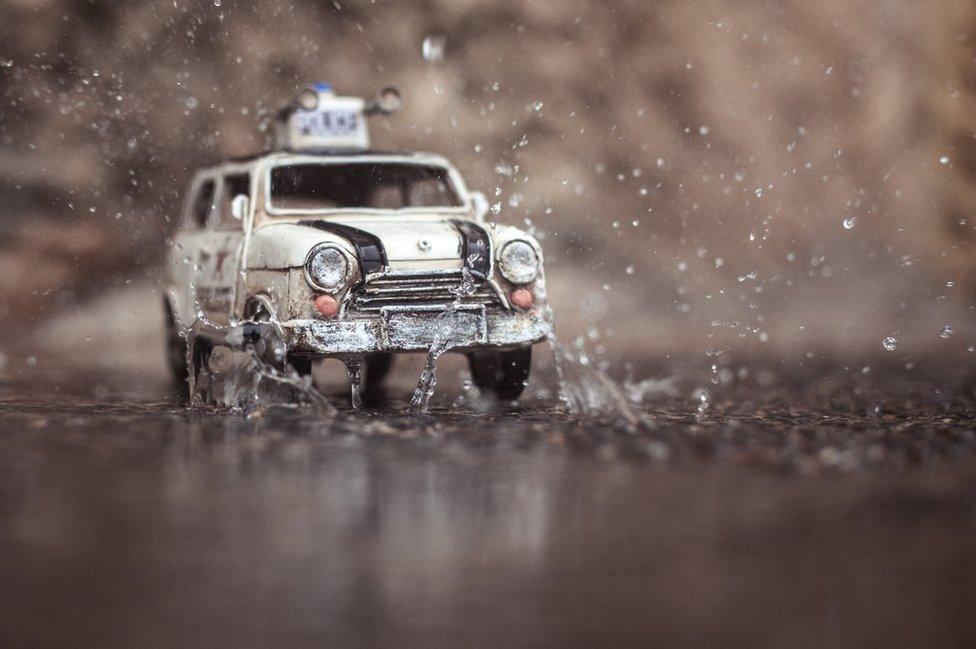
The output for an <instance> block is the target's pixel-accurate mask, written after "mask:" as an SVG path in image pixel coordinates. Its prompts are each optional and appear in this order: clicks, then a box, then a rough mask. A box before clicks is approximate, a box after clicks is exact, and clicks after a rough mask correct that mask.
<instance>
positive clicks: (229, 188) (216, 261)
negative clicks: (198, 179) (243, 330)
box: [207, 170, 251, 324]
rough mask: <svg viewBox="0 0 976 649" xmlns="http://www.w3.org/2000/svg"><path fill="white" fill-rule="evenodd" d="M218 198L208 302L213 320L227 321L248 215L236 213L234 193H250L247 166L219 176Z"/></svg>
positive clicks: (208, 312) (234, 291)
mask: <svg viewBox="0 0 976 649" xmlns="http://www.w3.org/2000/svg"><path fill="white" fill-rule="evenodd" d="M218 194H219V198H218V201H217V207H216V217H215V219H216V220H215V225H214V232H213V238H212V242H213V246H214V252H213V258H212V259H211V260H210V263H211V273H212V274H211V276H212V279H213V287H212V290H211V292H210V296H209V297H210V299H209V301H208V305H207V316H208V318H210V319H211V320H212V321H214V322H218V323H221V324H227V323H228V322H229V321H230V319H231V318H232V316H233V309H234V304H235V298H236V291H237V286H238V284H239V282H238V279H239V278H240V271H241V253H242V249H243V247H244V238H245V227H246V226H247V225H248V224H247V223H245V220H246V219H239V218H237V217H235V215H234V214H233V211H232V209H231V206H232V204H233V201H234V197H235V196H238V195H241V194H243V195H245V196H247V197H248V198H250V195H251V177H250V175H249V174H248V172H247V170H241V171H232V172H228V173H226V174H225V175H223V176H222V177H221V179H220V185H219V190H218Z"/></svg>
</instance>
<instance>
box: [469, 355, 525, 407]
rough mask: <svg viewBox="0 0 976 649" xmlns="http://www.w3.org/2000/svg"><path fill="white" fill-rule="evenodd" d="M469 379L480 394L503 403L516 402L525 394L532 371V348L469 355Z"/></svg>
mask: <svg viewBox="0 0 976 649" xmlns="http://www.w3.org/2000/svg"><path fill="white" fill-rule="evenodd" d="M468 365H469V366H470V367H471V379H472V380H473V381H474V384H475V385H476V386H478V388H479V389H480V390H483V391H486V392H490V393H491V394H493V395H495V396H496V397H498V398H499V399H501V400H503V401H515V400H516V399H518V398H519V397H520V396H521V395H522V391H523V390H525V382H526V381H527V380H528V378H529V371H530V370H531V369H532V348H531V347H520V348H519V349H513V350H511V351H477V352H472V353H470V354H468Z"/></svg>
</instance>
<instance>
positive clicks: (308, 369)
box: [288, 356, 312, 376]
mask: <svg viewBox="0 0 976 649" xmlns="http://www.w3.org/2000/svg"><path fill="white" fill-rule="evenodd" d="M288 363H289V364H290V365H291V366H292V367H294V368H295V371H296V372H298V374H299V375H300V376H308V375H309V374H311V373H312V359H311V358H309V357H307V356H289V357H288Z"/></svg>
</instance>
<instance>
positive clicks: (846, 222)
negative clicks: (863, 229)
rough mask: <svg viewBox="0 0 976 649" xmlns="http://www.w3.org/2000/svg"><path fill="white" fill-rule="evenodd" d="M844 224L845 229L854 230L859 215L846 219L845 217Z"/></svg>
mask: <svg viewBox="0 0 976 649" xmlns="http://www.w3.org/2000/svg"><path fill="white" fill-rule="evenodd" d="M843 225H844V229H845V230H852V229H853V228H854V226H855V225H857V217H856V216H849V217H847V218H846V219H844V221H843Z"/></svg>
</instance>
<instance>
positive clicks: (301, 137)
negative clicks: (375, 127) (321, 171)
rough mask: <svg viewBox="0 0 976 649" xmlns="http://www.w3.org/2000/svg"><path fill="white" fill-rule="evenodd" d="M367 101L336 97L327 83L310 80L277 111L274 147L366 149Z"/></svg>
mask: <svg viewBox="0 0 976 649" xmlns="http://www.w3.org/2000/svg"><path fill="white" fill-rule="evenodd" d="M367 108H368V107H367V106H366V102H365V101H364V100H363V99H361V98H359V97H338V96H336V95H335V94H334V93H333V92H332V86H330V85H329V84H327V83H313V84H311V85H309V86H307V87H306V88H305V89H304V90H302V92H301V93H299V95H298V97H297V98H296V99H295V101H293V102H292V103H290V104H289V105H288V106H287V107H285V109H284V110H282V111H281V112H280V113H279V114H278V118H277V120H276V121H275V148H277V149H285V150H289V151H362V150H366V149H369V132H368V131H367V129H366V115H367V112H368V111H367Z"/></svg>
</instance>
